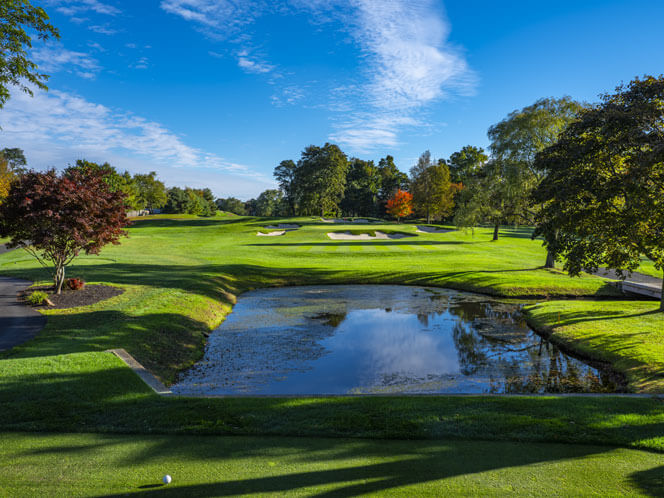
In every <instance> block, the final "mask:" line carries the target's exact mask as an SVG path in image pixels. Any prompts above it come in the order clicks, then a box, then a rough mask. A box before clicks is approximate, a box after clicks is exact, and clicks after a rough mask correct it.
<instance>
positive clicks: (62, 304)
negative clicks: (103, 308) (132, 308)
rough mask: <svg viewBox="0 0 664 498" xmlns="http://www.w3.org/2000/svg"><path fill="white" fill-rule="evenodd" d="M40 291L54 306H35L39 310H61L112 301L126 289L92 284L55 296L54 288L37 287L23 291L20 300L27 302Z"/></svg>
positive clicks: (66, 290) (65, 290) (64, 291)
mask: <svg viewBox="0 0 664 498" xmlns="http://www.w3.org/2000/svg"><path fill="white" fill-rule="evenodd" d="M36 290H40V291H44V292H46V293H47V294H48V298H49V300H50V301H51V302H52V303H53V304H54V306H48V305H43V306H35V308H37V309H47V310H60V309H65V308H74V307H76V306H88V305H90V304H95V303H98V302H99V301H103V300H105V299H110V298H112V297H115V296H119V295H120V294H122V293H123V292H124V289H121V288H119V287H113V286H110V285H99V284H92V285H86V286H85V287H83V288H82V289H80V290H76V291H73V290H71V289H66V288H64V286H63V288H62V294H59V295H58V294H53V292H54V288H53V286H52V285H51V286H47V285H42V286H37V287H30V288H29V289H26V290H25V291H23V293H22V294H21V295H19V299H20V300H21V301H23V302H25V300H26V298H27V297H28V296H29V295H30V294H32V293H33V292H34V291H36Z"/></svg>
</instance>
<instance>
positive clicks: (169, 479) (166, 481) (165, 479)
mask: <svg viewBox="0 0 664 498" xmlns="http://www.w3.org/2000/svg"><path fill="white" fill-rule="evenodd" d="M163 481H164V484H170V483H171V481H172V479H171V476H169V475H168V474H166V475H165V476H164V479H163Z"/></svg>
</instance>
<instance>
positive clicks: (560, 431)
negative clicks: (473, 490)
mask: <svg viewBox="0 0 664 498" xmlns="http://www.w3.org/2000/svg"><path fill="white" fill-rule="evenodd" d="M0 378H1V379H2V383H1V384H0V406H2V410H0V430H5V431H7V430H11V431H56V432H121V433H136V434H149V433H161V434H168V433H186V434H217V435H219V434H224V435H229V434H234V435H274V436H307V437H321V436H325V437H362V438H381V439H440V440H449V439H475V440H478V439H481V440H489V439H491V440H502V441H529V442H558V443H575V444H576V443H586V444H605V445H614V446H625V447H632V448H640V449H649V450H654V451H661V452H664V400H661V399H654V398H625V397H612V396H601V397H597V396H592V397H573V396H562V397H560V396H512V397H508V396H458V397H454V396H408V397H399V396H393V397H388V396H385V397H382V396H381V397H362V396H358V397H336V398H324V397H321V398H210V399H207V398H185V397H178V396H168V397H164V396H159V395H157V394H155V393H154V392H153V391H151V390H150V389H149V388H148V387H147V386H146V385H145V384H143V382H142V381H141V380H140V379H139V378H138V377H137V376H136V375H134V374H133V372H132V371H131V370H129V369H128V368H127V367H125V366H124V364H123V363H122V362H121V361H120V360H119V359H118V358H116V357H115V356H114V355H112V354H111V353H74V354H69V355H55V356H43V357H39V358H22V359H6V360H4V361H1V362H0Z"/></svg>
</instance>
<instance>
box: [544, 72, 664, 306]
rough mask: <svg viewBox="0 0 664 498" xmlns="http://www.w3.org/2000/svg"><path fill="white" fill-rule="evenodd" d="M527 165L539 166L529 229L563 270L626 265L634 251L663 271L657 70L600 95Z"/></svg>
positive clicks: (663, 175) (662, 106)
mask: <svg viewBox="0 0 664 498" xmlns="http://www.w3.org/2000/svg"><path fill="white" fill-rule="evenodd" d="M535 166H536V167H537V168H538V169H541V170H545V171H547V176H546V178H544V180H543V181H542V182H541V184H540V185H539V187H538V188H537V189H536V190H535V192H534V194H533V198H534V201H535V202H537V203H541V204H542V205H543V208H542V210H541V211H540V212H539V213H538V215H537V218H536V220H537V224H538V225H537V229H536V231H535V234H538V235H542V236H543V237H544V239H545V244H546V246H547V249H549V250H550V251H553V252H554V253H555V254H558V255H560V256H562V257H563V258H564V266H565V269H566V270H567V271H568V272H569V273H570V274H571V275H577V274H579V273H580V272H581V271H582V270H586V271H591V272H592V271H595V270H597V268H598V267H599V266H608V267H610V268H615V269H617V270H619V271H633V270H635V269H637V268H638V267H639V264H640V261H641V257H642V256H646V257H648V258H650V259H651V260H652V261H653V262H654V263H655V267H656V268H658V269H659V270H660V271H664V76H660V77H659V78H654V77H651V76H647V77H644V78H643V79H638V78H637V79H635V80H634V81H632V82H631V83H629V84H628V85H626V86H622V85H621V86H619V87H618V88H616V93H614V94H611V95H605V96H603V98H602V102H601V103H600V104H599V105H597V106H594V107H593V108H591V109H589V110H586V111H585V112H583V113H582V114H581V117H580V119H579V120H578V121H576V122H574V123H572V124H571V125H570V126H569V127H568V128H567V129H566V130H565V131H564V132H563V133H562V135H561V136H560V138H559V140H558V141H557V143H555V144H554V145H552V146H550V147H548V148H547V149H545V150H544V151H542V152H540V153H539V154H538V155H537V159H536V164H535ZM660 309H661V310H663V311H664V290H663V292H662V301H661V305H660Z"/></svg>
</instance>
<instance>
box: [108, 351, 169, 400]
mask: <svg viewBox="0 0 664 498" xmlns="http://www.w3.org/2000/svg"><path fill="white" fill-rule="evenodd" d="M106 352H107V353H113V354H114V355H115V356H117V357H118V358H120V359H121V360H122V361H123V362H124V363H125V364H126V365H127V366H128V367H129V368H131V369H132V370H133V371H134V373H135V374H136V375H138V376H139V377H140V378H141V380H142V381H143V382H145V383H146V384H147V385H148V386H150V387H151V388H152V390H153V391H154V392H156V393H157V394H162V395H163V394H173V393H172V392H171V390H170V389H168V388H167V387H166V386H165V385H164V384H162V383H161V381H160V380H159V379H157V377H155V376H154V375H152V374H151V373H150V372H148V370H147V369H146V368H145V367H144V366H143V365H141V364H140V363H139V362H138V361H136V359H135V358H134V357H133V356H132V355H130V354H129V353H127V351H125V350H124V349H109V350H107V351H106Z"/></svg>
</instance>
